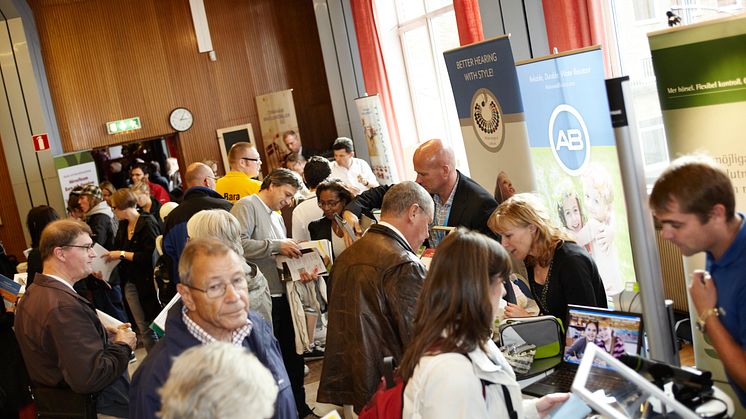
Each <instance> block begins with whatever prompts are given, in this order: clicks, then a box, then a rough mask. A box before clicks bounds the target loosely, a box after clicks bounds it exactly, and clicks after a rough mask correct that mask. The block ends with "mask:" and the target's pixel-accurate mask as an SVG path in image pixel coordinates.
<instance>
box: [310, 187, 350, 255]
mask: <svg viewBox="0 0 746 419" xmlns="http://www.w3.org/2000/svg"><path fill="white" fill-rule="evenodd" d="M316 198H317V199H318V205H319V208H321V210H322V211H324V218H320V219H318V220H316V221H311V222H310V223H309V224H308V233H309V234H310V236H311V240H322V239H327V240H329V241H330V242H331V243H332V253H333V254H334V257H335V258H336V257H337V256H339V255H340V253H342V251H343V250H345V249H346V248H347V246H346V245H345V241H344V232H343V231H342V228H341V227H340V226H338V225H337V223H336V222H334V215H335V214H337V215H339V216H340V217H341V216H342V212H343V211H344V210H345V206H346V205H347V204H349V203H350V201H352V199H353V198H354V196H353V195H352V192H350V191H349V190H348V189H347V186H346V185H345V184H344V183H342V181H341V180H339V179H327V180H325V181H323V182H321V183H319V186H317V187H316Z"/></svg>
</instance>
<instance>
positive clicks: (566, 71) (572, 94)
mask: <svg viewBox="0 0 746 419" xmlns="http://www.w3.org/2000/svg"><path fill="white" fill-rule="evenodd" d="M517 72H518V81H519V83H520V86H521V96H522V98H523V108H524V112H525V115H526V123H527V127H528V133H529V144H530V147H531V158H532V160H533V163H534V166H533V170H534V172H535V176H536V183H537V191H538V194H539V195H541V196H542V197H543V199H544V201H545V203H546V205H547V207H548V208H549V210H550V215H551V216H552V218H553V219H554V220H555V222H556V224H558V225H561V226H563V227H564V228H565V229H566V231H567V232H568V233H569V234H570V235H571V236H572V237H574V238H575V240H576V241H577V243H578V244H579V245H581V246H584V247H585V248H586V249H587V250H588V251H589V253H590V254H591V256H592V257H593V259H594V260H595V262H596V265H597V266H598V269H599V273H600V274H601V279H602V280H603V282H604V287H605V289H606V295H607V296H609V297H612V296H616V295H619V294H620V293H621V292H622V291H624V290H625V289H626V288H627V287H631V286H632V285H633V284H634V283H635V282H636V279H635V272H634V266H633V263H632V248H631V245H630V238H629V230H628V228H627V216H626V207H625V202H624V192H623V189H622V181H621V172H620V169H619V161H618V158H617V150H616V142H615V138H614V132H613V129H612V126H611V119H610V117H609V105H608V101H607V97H606V86H605V83H604V65H603V57H602V54H601V50H600V49H599V48H597V47H595V48H588V49H584V50H578V51H572V52H568V53H564V54H560V55H553V56H547V57H542V58H538V59H534V60H530V61H524V62H520V63H518V64H517Z"/></svg>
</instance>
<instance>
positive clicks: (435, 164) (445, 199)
mask: <svg viewBox="0 0 746 419" xmlns="http://www.w3.org/2000/svg"><path fill="white" fill-rule="evenodd" d="M412 162H413V163H414V170H415V171H416V172H417V179H416V182H417V183H419V184H420V185H421V186H422V187H423V188H425V190H426V191H428V192H429V193H430V195H432V196H433V200H434V201H435V216H434V224H433V225H435V226H448V227H467V228H469V229H472V230H477V231H479V232H481V233H483V234H485V235H487V236H489V237H492V238H494V239H497V236H496V235H495V233H493V232H492V231H491V230H490V229H489V228H488V227H487V220H488V219H489V218H490V215H491V214H492V212H493V211H494V210H495V208H496V207H497V202H496V201H495V198H494V197H493V196H492V194H490V193H489V192H487V191H486V190H485V189H484V188H483V187H481V186H479V185H478V184H477V183H476V182H474V181H473V180H471V179H469V177H467V176H465V175H464V174H462V173H461V172H459V171H458V170H456V157H455V155H454V154H453V150H452V149H451V148H450V147H447V146H446V145H444V144H443V142H442V141H441V140H438V139H434V140H430V141H427V142H425V143H423V144H421V145H420V146H419V147H417V150H415V152H414V156H413V157H412ZM389 188H390V185H385V186H379V187H377V188H373V189H369V190H367V191H365V192H363V193H362V194H360V195H358V196H357V198H355V200H354V201H352V202H351V203H350V204H348V205H347V207H346V208H345V212H344V218H345V220H346V221H347V222H348V223H350V224H352V225H353V226H354V228H355V230H356V231H360V226H359V222H358V218H359V217H360V215H361V214H366V215H368V216H369V217H371V218H372V217H373V216H372V214H371V211H372V210H373V209H375V208H380V206H381V202H382V201H383V195H384V194H385V193H386V191H387V190H388V189H389ZM442 237H443V235H442V234H437V232H432V231H431V234H430V243H429V244H430V246H435V245H437V243H438V242H439V241H440V240H441V239H442Z"/></svg>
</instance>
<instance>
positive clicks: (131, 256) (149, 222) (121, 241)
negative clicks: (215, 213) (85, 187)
mask: <svg viewBox="0 0 746 419" xmlns="http://www.w3.org/2000/svg"><path fill="white" fill-rule="evenodd" d="M111 203H112V204H114V215H115V216H116V217H117V218H118V219H119V220H120V221H119V228H118V231H117V235H116V238H115V239H114V248H115V249H119V250H111V251H109V253H108V254H106V258H107V259H108V260H115V259H119V260H120V263H119V265H117V270H118V271H119V278H120V280H121V281H122V284H123V286H122V288H123V289H124V299H125V302H126V303H127V306H129V311H130V312H131V313H132V318H134V320H135V324H136V325H137V328H138V329H139V333H140V338H141V339H142V341H143V343H144V344H145V349H146V350H148V351H149V350H150V348H152V347H153V345H155V342H156V340H157V339H156V337H155V333H154V332H153V331H152V330H150V327H149V326H150V323H151V322H152V321H153V319H155V317H156V316H157V315H158V312H159V311H160V306H159V305H158V296H157V294H156V291H155V285H154V283H153V252H154V251H155V238H156V237H158V235H159V234H161V229H160V226H159V225H158V222H157V221H155V219H154V218H153V217H152V216H151V215H150V214H147V213H142V214H140V213H139V212H137V208H136V206H137V198H136V197H135V194H133V193H132V192H130V190H129V189H127V188H123V189H119V190H117V191H116V192H115V193H114V195H112V196H111Z"/></svg>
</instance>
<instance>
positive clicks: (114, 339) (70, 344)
mask: <svg viewBox="0 0 746 419" xmlns="http://www.w3.org/2000/svg"><path fill="white" fill-rule="evenodd" d="M92 246H93V240H92V239H91V229H90V227H88V225H86V224H85V223H82V222H80V221H75V220H59V221H54V222H52V223H50V224H49V225H47V227H46V228H45V229H44V231H43V232H42V235H41V241H40V244H39V251H40V252H41V258H42V261H43V264H44V268H43V273H39V274H37V275H36V278H35V279H34V283H33V285H31V286H30V287H29V288H28V290H26V295H25V296H24V297H23V298H22V299H21V302H20V303H19V305H18V309H17V310H16V319H15V330H16V335H17V338H18V344H19V346H20V348H21V351H22V352H23V358H24V361H25V364H26V368H27V370H28V373H29V378H30V379H31V385H32V388H34V393H35V398H36V403H37V410H39V409H38V408H39V407H40V403H43V404H44V407H45V408H51V409H52V410H55V411H54V412H48V413H57V414H61V413H69V411H67V412H66V411H64V410H62V407H60V406H62V405H63V404H64V403H62V404H61V403H59V399H57V400H56V401H55V400H50V399H47V400H44V397H40V396H41V395H42V394H45V395H47V396H49V395H51V394H52V391H54V394H55V395H56V396H55V397H58V398H63V399H65V400H68V401H70V400H71V399H73V397H72V396H74V395H75V393H77V394H80V395H88V394H95V395H97V403H96V407H97V409H96V410H97V412H98V413H101V414H105V415H111V416H116V417H127V414H128V398H127V392H128V390H129V389H128V387H129V380H128V379H127V376H126V375H125V374H126V373H127V366H128V365H129V360H130V354H131V352H132V351H133V350H134V348H135V345H136V337H135V333H134V332H133V331H132V330H131V329H130V328H129V324H128V323H124V324H123V325H121V326H119V327H113V326H106V327H104V326H103V325H102V324H101V321H99V318H98V316H97V315H96V310H95V308H94V307H93V305H92V304H91V303H90V302H88V300H86V299H85V298H83V297H81V296H80V295H78V294H77V293H76V292H75V290H74V289H73V285H74V284H75V283H76V282H78V281H79V280H81V279H82V278H85V277H87V276H88V275H89V274H91V270H92V262H93V259H94V258H95V257H96V254H95V253H94V252H93V250H92ZM42 389H43V390H44V393H41V392H40V390H42ZM65 392H68V393H67V394H68V395H66V393H65ZM57 408H59V409H57Z"/></svg>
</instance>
